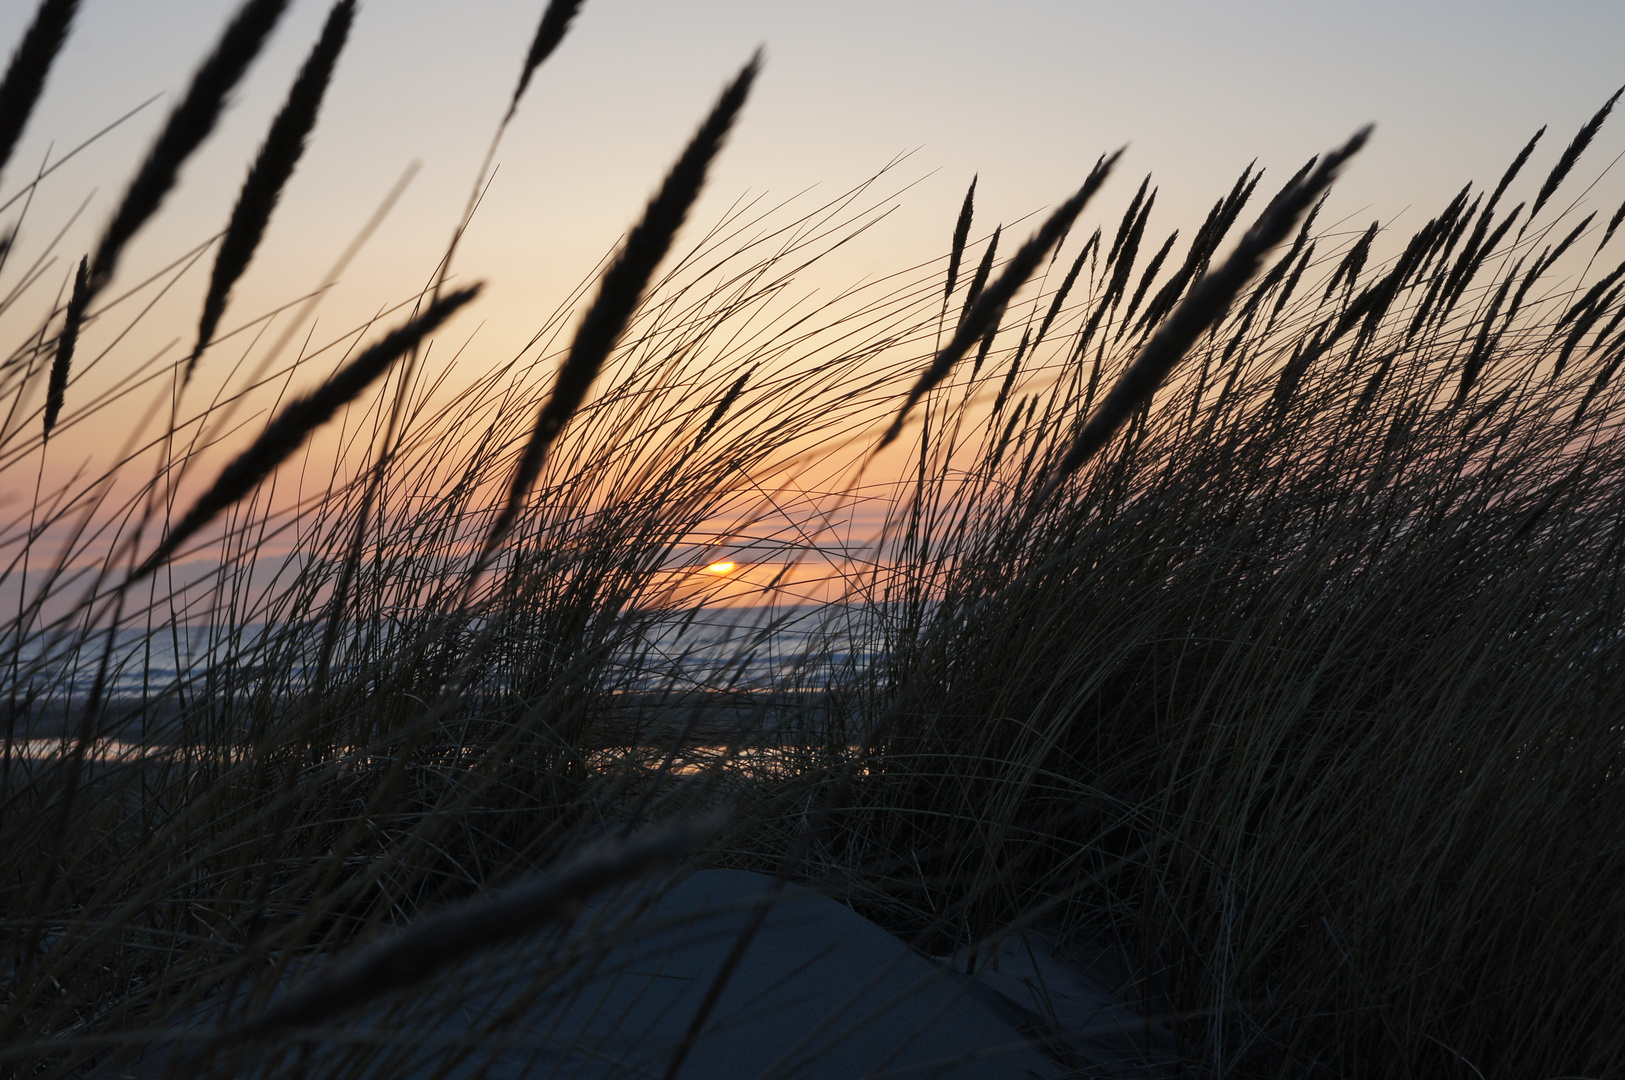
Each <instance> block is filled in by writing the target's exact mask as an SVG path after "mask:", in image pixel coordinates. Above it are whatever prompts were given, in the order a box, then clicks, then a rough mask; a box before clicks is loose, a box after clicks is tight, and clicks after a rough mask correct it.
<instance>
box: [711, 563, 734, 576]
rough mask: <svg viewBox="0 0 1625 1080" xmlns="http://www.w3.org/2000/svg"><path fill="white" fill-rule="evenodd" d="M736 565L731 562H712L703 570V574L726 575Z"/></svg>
mask: <svg viewBox="0 0 1625 1080" xmlns="http://www.w3.org/2000/svg"><path fill="white" fill-rule="evenodd" d="M737 565H738V564H737V563H731V562H714V563H712V564H711V565H710V566H707V567H706V568H705V572H706V573H708V574H726V573H729V572H731V571H732V570H733V568H734V567H735V566H737Z"/></svg>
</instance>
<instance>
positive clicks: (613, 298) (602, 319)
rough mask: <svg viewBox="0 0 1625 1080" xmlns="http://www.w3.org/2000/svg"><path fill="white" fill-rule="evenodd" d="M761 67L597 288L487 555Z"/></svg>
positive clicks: (704, 127) (729, 96)
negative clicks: (596, 295) (596, 294)
mask: <svg viewBox="0 0 1625 1080" xmlns="http://www.w3.org/2000/svg"><path fill="white" fill-rule="evenodd" d="M760 69H761V54H759V53H758V54H757V55H756V56H753V57H751V60H750V62H749V63H747V64H746V65H745V66H744V68H742V69H741V70H740V72H739V74H738V76H736V77H735V78H734V81H733V82H732V83H730V84H729V85H728V87H727V89H725V90H724V91H723V92H722V96H721V97H720V98H718V99H717V103H716V106H715V107H714V108H713V109H712V110H711V115H710V116H708V117H706V120H705V123H703V124H701V125H700V129H699V131H697V132H695V134H694V138H693V139H692V140H690V141H689V144H688V146H687V148H685V149H684V150H683V153H682V156H681V157H679V158H678V159H677V163H676V164H675V165H673V166H672V168H671V172H669V173H667V174H666V180H665V182H664V183H663V184H661V186H660V191H659V192H658V193H657V194H656V195H655V197H654V198H653V199H651V200H649V206H648V208H647V209H646V210H645V211H644V212H643V220H642V221H640V222H638V224H637V226H636V227H635V228H634V229H633V230H632V232H631V234H630V235H629V236H628V237H627V238H626V243H625V244H624V245H623V246H622V247H621V250H620V253H619V254H618V255H616V257H615V261H614V262H613V263H611V264H610V267H609V269H607V270H605V271H604V277H603V280H602V282H601V283H600V284H599V287H598V297H597V299H595V300H594V301H593V304H592V307H591V308H589V309H588V311H587V314H586V316H585V317H584V318H583V319H582V320H581V325H580V327H578V328H577V330H576V336H575V340H574V341H573V342H571V344H570V353H569V355H568V356H566V357H565V360H564V364H563V366H561V367H560V368H559V374H558V380H557V382H556V383H555V384H554V387H553V393H552V395H551V396H550V397H549V398H548V400H547V404H545V405H543V406H542V411H541V413H540V415H539V416H537V418H536V427H535V429H534V430H533V431H532V432H531V436H530V441H529V442H528V443H527V444H526V446H525V452H524V455H523V456H522V457H521V458H520V461H519V465H518V467H517V468H516V469H515V470H514V475H513V480H512V481H511V482H510V484H509V486H508V497H507V501H506V503H505V504H504V505H503V507H502V510H501V511H500V512H499V513H498V515H497V519H496V522H495V523H494V524H493V525H492V526H491V531H490V533H489V534H488V535H487V537H486V541H485V554H486V555H487V556H489V554H490V553H491V552H492V551H493V550H495V548H496V546H497V545H498V544H500V543H501V542H502V539H503V537H505V536H506V535H507V534H508V530H509V529H510V528H512V527H513V523H514V521H515V520H516V519H517V518H518V516H519V507H520V505H521V504H522V503H523V502H524V499H525V495H526V494H527V493H528V492H529V491H530V488H531V485H532V484H534V483H535V482H536V478H537V477H538V476H540V475H541V472H542V465H543V464H545V463H546V460H547V451H548V448H549V447H550V446H552V445H553V440H554V439H556V438H557V437H558V434H559V432H560V430H562V429H563V427H564V425H565V423H566V422H567V421H568V420H569V419H570V417H571V416H572V415H573V414H574V413H575V411H576V410H577V409H578V408H580V407H581V403H582V401H583V400H585V398H586V396H587V391H588V389H590V388H591V386H592V383H593V380H594V379H595V378H597V376H598V369H599V368H600V367H602V366H603V363H604V361H605V360H606V359H608V358H609V354H610V352H611V351H612V350H613V349H614V348H615V343H616V342H617V341H619V340H620V337H621V334H622V333H623V332H624V331H625V330H626V324H627V322H628V321H629V320H630V319H631V318H632V313H633V312H634V311H636V310H637V306H638V304H639V302H641V301H642V299H643V293H644V290H645V289H646V288H647V287H648V284H649V279H650V278H651V277H652V276H653V275H654V272H655V268H656V267H658V266H659V265H660V262H661V260H662V259H664V258H665V257H666V252H667V251H668V250H669V249H670V247H671V242H672V239H673V238H674V237H675V236H676V235H677V230H678V229H679V228H681V227H682V224H683V221H684V219H685V218H687V216H688V211H689V208H690V207H691V206H693V205H694V200H695V199H696V198H697V197H698V196H699V194H700V189H701V188H702V187H704V186H705V175H706V172H707V170H709V168H710V166H711V161H712V159H713V158H715V157H716V155H717V152H718V151H720V150H721V149H722V144H723V141H724V140H725V139H726V138H727V135H728V131H729V130H730V129H731V128H732V127H733V124H734V120H735V119H736V118H737V117H738V116H739V110H740V109H741V108H743V107H744V104H745V98H746V97H747V96H749V94H750V88H751V84H752V83H753V82H755V81H756V74H757V72H758V71H759V70H760Z"/></svg>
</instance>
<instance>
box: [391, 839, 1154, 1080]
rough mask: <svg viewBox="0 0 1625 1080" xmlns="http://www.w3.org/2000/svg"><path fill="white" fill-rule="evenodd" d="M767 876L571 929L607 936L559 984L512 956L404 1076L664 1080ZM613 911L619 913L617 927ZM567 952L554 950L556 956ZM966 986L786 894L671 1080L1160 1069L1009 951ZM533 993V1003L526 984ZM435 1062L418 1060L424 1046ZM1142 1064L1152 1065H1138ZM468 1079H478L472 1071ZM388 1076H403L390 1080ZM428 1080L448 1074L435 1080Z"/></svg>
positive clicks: (892, 941) (707, 885)
mask: <svg viewBox="0 0 1625 1080" xmlns="http://www.w3.org/2000/svg"><path fill="white" fill-rule="evenodd" d="M768 883H769V879H768V878H766V877H763V876H762V875H759V874H752V873H747V872H744V871H735V870H708V871H702V872H699V873H695V874H692V875H690V876H689V877H687V878H685V879H683V880H682V881H680V882H679V883H677V884H676V885H675V886H673V887H671V888H670V889H669V890H667V891H665V892H664V893H662V894H661V895H660V896H659V898H658V899H657V900H655V901H653V902H652V903H647V907H646V910H645V911H644V912H643V913H642V914H641V915H640V916H639V917H638V918H637V919H636V922H635V923H634V924H633V925H636V926H637V927H638V930H637V931H636V932H635V934H634V933H628V934H626V935H624V936H622V935H617V934H616V933H615V932H614V931H613V930H610V929H609V928H610V927H612V926H615V925H618V924H619V925H625V917H624V910H625V909H624V907H623V906H622V905H621V904H611V905H608V906H607V907H604V908H598V909H595V910H594V911H593V912H591V913H589V915H588V916H586V917H584V919H583V920H582V923H581V924H580V925H578V930H577V933H576V934H575V935H573V937H572V940H575V941H584V940H589V939H590V938H591V937H592V936H594V935H595V934H596V933H597V932H601V931H608V933H609V936H610V937H611V939H612V940H617V941H619V942H621V943H620V944H616V945H612V946H611V945H606V946H604V947H603V948H601V949H600V950H599V951H598V952H597V953H595V954H594V955H592V956H591V957H588V958H581V957H579V956H578V957H576V958H574V959H573V960H568V961H566V963H567V964H568V966H567V967H566V969H565V972H564V974H563V975H562V977H561V976H560V972H559V968H558V966H556V964H554V963H549V962H548V961H547V960H546V959H544V956H546V955H549V954H551V955H554V956H557V955H558V954H557V953H554V951H553V950H552V949H546V950H541V949H539V950H538V953H537V955H534V956H532V955H528V954H524V953H520V954H516V955H515V956H513V957H510V958H508V960H507V961H506V962H505V964H504V965H503V969H502V970H499V971H494V972H491V973H490V974H491V975H492V976H493V977H495V978H497V979H499V980H500V985H501V986H502V987H503V989H502V990H500V991H498V992H487V993H484V994H480V993H478V992H476V993H474V994H472V995H470V998H471V999H472V1000H470V1001H468V1003H467V1005H466V1007H465V1008H464V1009H463V1010H462V1014H461V1016H460V1017H459V1019H457V1020H456V1021H454V1022H452V1023H450V1024H443V1025H442V1026H440V1028H439V1029H438V1030H437V1031H436V1032H434V1034H433V1035H432V1036H430V1037H429V1038H426V1039H424V1040H423V1042H422V1044H421V1045H420V1049H419V1054H420V1055H421V1056H419V1057H418V1059H417V1061H416V1062H414V1064H413V1066H412V1067H411V1068H410V1069H409V1070H408V1071H409V1073H410V1074H411V1075H412V1076H414V1077H418V1076H421V1077H425V1078H427V1077H429V1076H431V1075H434V1074H435V1073H436V1072H437V1068H438V1067H439V1066H441V1065H443V1064H444V1063H446V1062H447V1059H446V1058H445V1057H443V1056H442V1055H443V1054H445V1053H446V1051H447V1050H448V1049H451V1048H449V1047H447V1046H446V1045H445V1043H444V1042H443V1041H442V1040H445V1039H448V1038H449V1039H452V1040H455V1041H458V1042H461V1043H462V1044H463V1049H464V1052H465V1053H466V1052H467V1050H469V1049H472V1050H473V1053H472V1054H469V1055H468V1056H467V1057H465V1058H464V1059H463V1060H462V1061H461V1062H460V1063H459V1064H458V1065H457V1066H456V1067H454V1068H453V1069H452V1070H451V1073H450V1075H453V1076H474V1075H477V1074H479V1075H484V1076H486V1077H489V1078H490V1080H518V1078H520V1077H524V1078H527V1080H528V1078H533V1077H559V1078H566V1077H569V1078H576V1077H580V1078H594V1080H596V1078H609V1077H644V1076H652V1077H660V1076H662V1075H664V1073H665V1071H666V1067H667V1065H668V1064H669V1062H670V1059H671V1054H672V1051H673V1050H674V1048H675V1047H676V1046H677V1045H678V1043H679V1042H680V1041H681V1039H682V1037H683V1033H684V1032H685V1031H686V1030H687V1028H688V1026H689V1024H690V1022H691V1020H692V1018H693V1017H694V1014H695V1010H696V1009H697V1007H698V1006H699V1004H700V1001H701V999H702V998H703V997H704V996H705V994H706V992H707V990H708V989H709V987H710V985H711V982H712V979H713V978H714V976H715V974H716V972H717V970H718V968H719V966H720V965H721V963H722V960H723V958H724V957H725V956H726V955H727V954H728V952H729V950H730V949H731V948H732V947H733V944H734V942H735V941H736V940H737V938H738V934H739V930H740V928H741V927H742V926H743V925H744V923H745V922H746V920H747V919H748V918H749V913H750V911H751V910H752V908H753V907H754V906H755V903H756V902H757V901H758V900H759V899H760V898H761V897H763V896H764V891H765V889H766V888H767V885H768ZM617 910H619V912H620V914H617V913H616V912H617ZM568 947H569V946H568V944H567V945H566V949H568ZM996 967H997V970H993V968H994V965H989V964H984V965H983V970H982V971H980V972H978V974H977V975H976V977H974V978H970V977H967V976H965V975H964V974H961V973H959V972H956V971H953V970H949V969H947V968H945V967H944V966H942V965H940V964H936V963H933V962H932V961H930V960H928V959H926V958H924V957H921V956H919V955H916V954H915V953H914V952H912V951H910V950H909V949H908V947H907V946H905V945H904V944H903V943H902V942H901V941H899V940H897V939H896V938H894V937H892V936H891V935H890V934H888V933H886V932H885V931H884V930H882V929H881V928H880V927H878V926H876V925H875V924H874V923H872V922H870V921H868V920H867V919H865V918H863V917H862V916H860V915H858V914H856V913H855V912H853V911H851V910H850V909H848V908H846V907H843V906H842V905H840V904H838V903H836V902H835V901H833V900H831V899H829V898H828V897H825V896H822V895H820V894H818V893H814V892H811V891H808V890H805V889H790V890H787V891H786V892H785V893H783V894H782V895H781V897H780V898H779V900H778V902H777V903H775V904H774V905H773V907H772V908H771V910H770V911H769V913H768V916H767V918H766V920H765V922H764V923H763V925H762V927H761V930H760V931H759V932H758V934H757V935H756V937H755V938H754V940H753V941H752V944H751V946H750V948H749V950H748V951H747V952H746V953H745V955H744V959H743V961H742V962H741V964H740V966H739V968H738V969H737V971H736V972H735V974H734V976H733V978H732V980H731V981H730V983H729V984H728V988H727V990H726V992H725V993H724V994H723V996H722V998H721V1000H720V1002H719V1004H718V1006H717V1008H716V1009H715V1011H714V1012H713V1013H712V1014H711V1018H710V1021H709V1023H708V1024H707V1026H706V1028H705V1029H704V1032H703V1033H702V1034H701V1036H700V1037H699V1039H698V1040H697V1042H696V1043H695V1045H694V1048H693V1051H692V1053H691V1054H690V1056H689V1058H688V1061H687V1063H686V1064H685V1065H684V1067H683V1069H682V1072H681V1076H682V1077H684V1078H685V1080H736V1078H737V1080H768V1078H774V1080H779V1078H783V1080H789V1078H792V1077H793V1078H796V1080H855V1078H858V1077H871V1076H875V1077H878V1076H897V1077H905V1076H907V1077H941V1078H944V1080H972V1078H977V1080H980V1078H994V1077H999V1078H1008V1077H1043V1078H1049V1077H1067V1076H1079V1075H1089V1076H1098V1075H1118V1074H1127V1073H1132V1074H1135V1075H1146V1069H1147V1067H1148V1066H1152V1071H1153V1072H1155V1071H1160V1070H1156V1069H1155V1063H1157V1062H1162V1063H1166V1062H1168V1061H1169V1060H1170V1058H1169V1055H1168V1050H1169V1039H1168V1035H1167V1032H1166V1031H1164V1030H1163V1029H1160V1028H1157V1027H1154V1026H1151V1025H1148V1024H1147V1023H1146V1022H1145V1021H1144V1020H1143V1019H1141V1018H1140V1017H1138V1016H1136V1015H1135V1014H1134V1013H1133V1012H1132V1011H1130V1010H1129V1009H1127V1008H1124V1007H1122V1006H1121V1005H1115V1004H1113V1003H1112V1002H1111V1001H1110V1000H1109V998H1108V995H1107V994H1106V992H1105V991H1104V989H1103V988H1101V987H1100V986H1099V985H1098V984H1096V983H1094V982H1093V981H1092V980H1090V979H1089V978H1088V977H1087V976H1085V975H1083V974H1081V973H1079V972H1076V971H1074V970H1072V969H1070V968H1068V967H1066V966H1065V965H1062V964H1061V963H1060V962H1059V961H1057V960H1055V958H1054V957H1053V956H1052V955H1050V954H1049V953H1048V952H1047V951H1046V950H1045V949H1044V948H1043V945H1042V942H1041V941H1038V940H1037V939H1034V938H1031V937H1028V938H1015V939H1011V940H1010V941H1007V942H1006V943H1005V944H1004V945H1003V946H1001V948H1000V950H999V952H998V960H997V964H996ZM527 984H530V985H531V986H536V985H538V984H545V985H546V989H545V990H542V991H541V992H540V993H538V994H534V995H532V994H528V993H527V992H526V985H527ZM437 1043H438V1044H439V1047H438V1048H432V1047H433V1046H434V1044H437ZM1148 1058H1149V1059H1150V1060H1148ZM482 1070H487V1071H483V1072H482ZM387 1071H389V1072H391V1073H393V1074H394V1075H400V1073H399V1072H396V1071H395V1070H392V1069H389V1070H387ZM441 1075H446V1074H445V1073H441Z"/></svg>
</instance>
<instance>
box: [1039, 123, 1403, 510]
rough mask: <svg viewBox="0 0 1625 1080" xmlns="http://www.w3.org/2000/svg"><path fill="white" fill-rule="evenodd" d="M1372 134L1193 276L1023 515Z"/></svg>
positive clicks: (1099, 438) (1100, 441)
mask: <svg viewBox="0 0 1625 1080" xmlns="http://www.w3.org/2000/svg"><path fill="white" fill-rule="evenodd" d="M1370 135H1371V128H1369V127H1366V128H1362V129H1361V130H1359V131H1358V132H1356V133H1355V135H1354V137H1353V138H1352V139H1350V140H1349V141H1348V142H1346V143H1344V144H1343V146H1341V147H1340V148H1338V149H1337V150H1334V151H1332V152H1330V153H1328V154H1327V155H1326V156H1325V158H1324V159H1322V161H1321V162H1320V165H1319V166H1318V167H1317V168H1316V169H1315V170H1314V172H1312V173H1310V174H1309V176H1308V177H1307V178H1306V179H1304V180H1302V181H1298V182H1296V183H1292V184H1289V185H1288V186H1287V187H1286V189H1285V190H1283V191H1282V192H1281V193H1280V194H1279V195H1277V196H1276V197H1275V200H1274V201H1273V202H1272V203H1271V204H1270V206H1269V207H1268V208H1267V209H1266V210H1265V211H1264V214H1263V216H1262V217H1260V218H1259V219H1258V223H1257V224H1255V225H1254V226H1253V227H1252V229H1250V230H1249V231H1248V232H1247V234H1246V235H1245V236H1243V237H1242V239H1241V242H1240V244H1239V245H1237V247H1236V250H1235V251H1234V252H1233V253H1232V254H1231V256H1230V258H1229V259H1227V260H1225V263H1224V265H1223V266H1221V267H1219V269H1217V270H1215V271H1214V272H1213V273H1211V274H1209V275H1208V276H1206V277H1204V278H1203V279H1202V280H1201V281H1199V282H1197V284H1196V285H1195V286H1194V287H1193V288H1192V289H1191V291H1190V293H1189V295H1187V296H1186V297H1185V300H1184V302H1182V303H1181V304H1180V305H1179V306H1178V307H1177V308H1175V309H1174V312H1173V314H1172V315H1170V316H1169V317H1168V321H1167V322H1166V323H1164V324H1163V326H1162V328H1161V329H1159V330H1158V331H1157V332H1156V334H1154V335H1153V336H1152V338H1151V340H1150V341H1148V342H1147V343H1146V346H1145V348H1144V349H1143V350H1142V351H1141V352H1140V355H1139V357H1138V358H1137V359H1136V360H1135V361H1134V363H1133V364H1132V365H1130V366H1129V368H1128V370H1127V371H1125V372H1124V373H1123V375H1122V377H1121V378H1120V379H1118V381H1117V385H1115V386H1113V387H1112V388H1111V390H1110V392H1108V393H1107V395H1106V398H1105V400H1103V401H1102V402H1101V403H1100V406H1099V407H1098V408H1097V409H1096V411H1095V413H1094V415H1093V416H1091V417H1090V418H1089V420H1088V422H1087V423H1086V424H1085V425H1084V428H1083V430H1082V431H1080V432H1079V433H1078V436H1077V438H1076V439H1075V440H1074V441H1073V443H1072V446H1071V447H1070V448H1069V449H1068V450H1067V453H1066V456H1065V457H1064V458H1063V459H1062V460H1061V463H1060V465H1059V466H1058V467H1057V468H1056V470H1055V472H1054V474H1053V475H1051V477H1050V479H1049V481H1048V482H1047V483H1046V484H1045V486H1044V488H1043V490H1042V492H1041V493H1040V495H1039V497H1038V499H1037V500H1036V501H1035V502H1034V503H1033V508H1032V511H1029V514H1030V513H1032V512H1035V511H1036V510H1037V509H1038V508H1039V507H1040V506H1042V505H1043V503H1044V502H1046V501H1047V500H1048V498H1049V496H1050V495H1051V494H1053V493H1054V491H1055V489H1056V488H1057V487H1059V486H1060V485H1061V484H1062V483H1063V482H1065V480H1066V478H1067V477H1068V476H1071V475H1072V474H1073V473H1074V472H1076V471H1077V470H1078V469H1079V468H1081V467H1082V466H1083V464H1084V463H1085V462H1087V461H1088V460H1089V459H1090V458H1091V457H1093V456H1094V455H1095V454H1096V453H1097V452H1098V451H1099V450H1100V448H1101V447H1103V446H1105V445H1106V441H1107V440H1108V439H1110V438H1111V435H1112V432H1114V431H1116V430H1117V428H1118V427H1119V426H1120V425H1121V424H1122V422H1123V421H1124V420H1126V419H1127V418H1128V417H1129V416H1130V414H1132V413H1133V412H1134V411H1135V410H1137V409H1139V408H1140V406H1141V405H1143V404H1144V403H1145V402H1146V401H1148V400H1149V399H1150V397H1151V395H1152V394H1153V393H1155V392H1156V389H1157V387H1158V386H1160V385H1162V380H1163V379H1164V378H1165V377H1166V376H1167V374H1168V372H1169V371H1171V370H1172V369H1173V366H1174V365H1175V364H1176V363H1178V362H1179V360H1180V358H1181V357H1183V356H1184V355H1185V352H1186V351H1187V350H1188V349H1189V348H1190V347H1191V346H1192V345H1193V344H1195V343H1196V339H1197V338H1198V337H1200V336H1201V335H1202V334H1203V333H1204V332H1206V330H1207V329H1208V328H1209V327H1210V326H1212V325H1213V324H1214V323H1215V322H1217V321H1218V320H1219V319H1220V318H1222V317H1223V315H1224V313H1225V312H1226V311H1227V310H1228V309H1229V307H1230V304H1231V303H1232V302H1233V301H1234V300H1235V298H1236V296H1237V295H1239V294H1240V292H1241V290H1242V289H1243V288H1244V287H1245V286H1246V284H1247V282H1248V281H1249V280H1250V279H1251V278H1252V276H1253V274H1254V273H1256V272H1257V270H1258V267H1259V264H1260V263H1261V261H1262V260H1263V258H1264V256H1265V255H1266V254H1268V253H1269V250H1270V249H1271V248H1273V247H1274V246H1275V245H1276V244H1279V243H1280V242H1281V241H1282V240H1284V239H1286V235H1287V233H1289V232H1291V231H1292V229H1293V228H1294V227H1295V226H1296V225H1297V223H1298V220H1299V218H1301V217H1302V216H1303V215H1304V214H1305V213H1306V212H1307V211H1308V210H1309V208H1310V207H1311V206H1313V205H1314V203H1315V200H1316V199H1318V198H1319V197H1320V194H1321V192H1323V191H1325V190H1326V189H1327V188H1328V187H1330V186H1331V183H1332V181H1333V180H1335V179H1336V178H1337V171H1338V169H1339V168H1341V167H1342V165H1343V163H1344V162H1345V161H1347V160H1348V159H1349V158H1351V157H1353V156H1354V154H1356V153H1357V152H1358V151H1359V150H1360V148H1361V147H1362V146H1364V145H1365V143H1366V140H1367V139H1368V138H1370Z"/></svg>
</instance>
